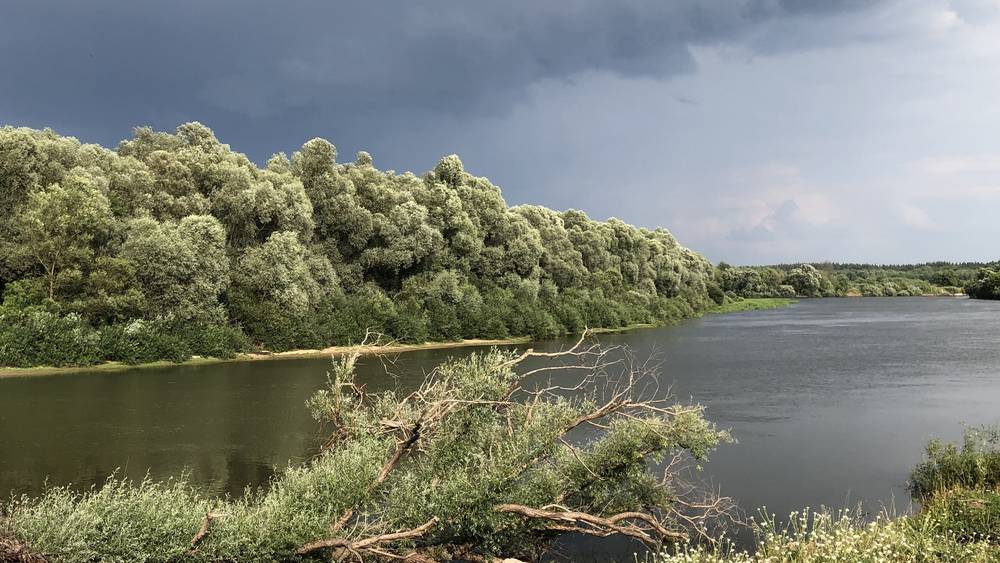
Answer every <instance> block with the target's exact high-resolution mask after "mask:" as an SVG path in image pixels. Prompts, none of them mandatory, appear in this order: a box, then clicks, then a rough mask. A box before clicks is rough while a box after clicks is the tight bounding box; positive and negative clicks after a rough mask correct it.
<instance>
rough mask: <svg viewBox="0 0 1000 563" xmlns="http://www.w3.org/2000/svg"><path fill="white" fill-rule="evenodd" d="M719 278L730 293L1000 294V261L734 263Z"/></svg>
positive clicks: (989, 296)
mask: <svg viewBox="0 0 1000 563" xmlns="http://www.w3.org/2000/svg"><path fill="white" fill-rule="evenodd" d="M717 281H718V283H719V285H720V287H721V288H722V290H723V291H724V292H725V293H726V295H728V296H731V297H745V298H749V297H794V296H796V295H799V296H805V297H852V296H859V297H860V296H864V297H906V296H914V295H947V294H962V293H968V294H969V295H970V296H972V297H978V298H984V299H996V298H1000V274H998V273H997V263H981V262H962V263H951V262H928V263H925V264H901V265H877V264H837V263H832V262H816V263H812V264H776V265H773V266H740V267H735V266H730V265H728V264H726V263H724V262H723V263H720V264H719V266H718V272H717Z"/></svg>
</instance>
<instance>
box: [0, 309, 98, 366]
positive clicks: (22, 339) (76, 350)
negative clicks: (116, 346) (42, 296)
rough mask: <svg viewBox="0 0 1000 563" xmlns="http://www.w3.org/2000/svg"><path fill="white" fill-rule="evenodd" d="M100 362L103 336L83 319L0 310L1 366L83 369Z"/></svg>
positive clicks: (76, 316) (31, 310)
mask: <svg viewBox="0 0 1000 563" xmlns="http://www.w3.org/2000/svg"><path fill="white" fill-rule="evenodd" d="M100 360H101V352H100V335H99V333H98V332H97V331H95V330H94V329H93V328H91V327H90V326H89V325H88V324H87V323H86V322H85V321H84V320H83V319H82V318H81V317H80V315H77V314H75V313H71V314H69V315H58V314H55V313H52V312H50V311H46V310H44V309H40V308H29V309H22V310H17V311H11V312H8V311H3V310H2V309H0V365H5V366H11V367H31V366H36V365H40V364H46V365H51V366H80V365H91V364H95V363H98V362H99V361H100Z"/></svg>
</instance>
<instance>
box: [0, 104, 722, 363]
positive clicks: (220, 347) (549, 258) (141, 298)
mask: <svg viewBox="0 0 1000 563" xmlns="http://www.w3.org/2000/svg"><path fill="white" fill-rule="evenodd" d="M337 156H338V155H337V150H336V148H335V147H334V146H333V145H332V144H331V143H329V142H328V141H325V140H323V139H312V140H310V141H308V142H306V143H305V144H304V145H302V147H301V148H300V149H299V150H297V151H295V152H294V153H293V154H292V155H291V156H290V157H289V156H286V155H285V154H283V153H279V154H276V155H274V156H273V157H272V158H271V159H270V160H268V161H267V163H266V165H265V166H263V167H259V166H257V165H256V164H255V163H254V162H252V161H251V160H249V159H248V158H247V157H246V156H245V155H243V154H241V153H238V152H235V151H233V150H232V149H231V148H230V147H229V145H226V144H223V143H221V142H219V140H217V139H216V137H215V135H214V134H213V133H212V131H211V130H210V129H208V128H207V127H205V126H204V125H202V124H199V123H186V124H183V125H181V126H179V127H178V128H177V129H176V131H175V132H174V133H167V132H157V131H154V130H152V129H150V128H145V127H143V128H137V129H136V130H135V131H134V134H133V136H132V138H131V139H128V140H125V141H122V142H121V143H120V144H119V145H118V147H117V148H115V149H107V148H103V147H100V146H97V145H94V144H85V143H81V142H79V141H78V140H76V139H74V138H72V137H65V136H61V135H58V134H56V133H55V132H53V131H51V130H33V129H27V128H13V127H4V128H0V289H2V292H3V304H2V306H0V365H6V366H31V365H84V364H94V363H98V362H103V361H109V360H114V361H124V362H130V363H138V362H146V361H151V360H158V359H170V360H183V359H186V358H188V357H190V356H192V355H200V356H216V357H226V356H231V355H233V354H235V353H237V352H240V351H246V350H253V349H266V350H273V351H280V350H289V349H295V348H322V347H325V346H329V345H334V344H349V343H356V342H358V341H359V340H360V339H361V338H362V337H363V336H364V334H365V331H366V330H367V329H375V330H378V331H380V332H382V333H384V334H387V335H389V336H391V337H393V338H396V339H398V340H404V341H410V342H420V341H424V340H454V339H460V338H504V337H510V336H524V335H528V336H533V337H547V336H554V335H558V334H563V333H568V332H578V331H580V330H581V329H583V328H584V327H586V326H590V327H620V326H625V325H629V324H634V323H666V322H671V321H675V320H677V319H681V318H684V317H688V316H691V315H693V314H696V313H697V312H698V311H700V310H702V309H704V308H705V307H707V306H709V305H710V304H711V303H712V302H713V298H714V299H715V301H716V302H721V300H722V292H721V290H720V289H719V288H718V287H717V285H716V284H715V282H714V279H715V271H714V267H713V266H712V265H711V264H710V263H709V262H708V261H707V260H706V259H705V258H704V257H702V256H701V255H699V254H697V253H695V252H693V251H691V250H688V249H687V248H684V247H682V246H680V245H679V244H678V242H677V240H676V239H675V238H674V237H673V236H672V235H671V234H670V233H669V232H668V231H667V230H665V229H662V228H658V229H655V230H648V229H640V228H635V227H633V226H631V225H628V224H626V223H624V222H622V221H620V220H617V219H610V220H608V221H595V220H592V219H590V218H589V217H588V216H587V215H586V214H585V213H583V212H581V211H575V210H569V211H564V212H557V211H553V210H550V209H547V208H544V207H539V206H534V205H522V206H516V207H509V206H508V205H507V204H506V202H505V201H504V199H503V197H502V196H501V193H500V189H499V188H497V187H496V186H494V185H493V184H492V183H490V182H489V180H487V179H485V178H480V177H476V176H473V175H472V174H470V173H468V172H466V171H465V169H464V168H463V166H462V162H461V161H460V160H459V158H458V157H457V156H455V155H451V156H447V157H445V158H443V159H441V161H440V162H438V163H437V165H436V166H434V168H433V169H432V170H430V171H429V172H427V173H425V174H423V175H422V176H417V175H415V174H412V173H409V172H407V173H403V174H398V173H396V172H394V171H391V170H390V171H381V170H379V169H377V168H375V166H374V163H373V160H372V157H371V155H369V154H368V153H365V152H360V153H358V154H357V157H356V159H355V160H354V162H347V163H341V162H338V160H337ZM710 294H711V295H710Z"/></svg>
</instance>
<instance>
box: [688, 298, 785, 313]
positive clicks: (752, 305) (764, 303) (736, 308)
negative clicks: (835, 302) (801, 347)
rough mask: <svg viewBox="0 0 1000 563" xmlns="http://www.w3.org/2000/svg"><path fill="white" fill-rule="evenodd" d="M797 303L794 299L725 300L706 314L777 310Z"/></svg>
mask: <svg viewBox="0 0 1000 563" xmlns="http://www.w3.org/2000/svg"><path fill="white" fill-rule="evenodd" d="M794 303H798V301H796V300H795V299H788V298H785V297H759V298H751V299H741V300H739V301H730V300H729V299H727V300H726V302H725V303H723V304H722V305H716V306H715V307H712V308H711V309H709V310H708V311H707V312H709V313H738V312H741V311H765V310H767V309H779V308H781V307H788V306H789V305H792V304H794Z"/></svg>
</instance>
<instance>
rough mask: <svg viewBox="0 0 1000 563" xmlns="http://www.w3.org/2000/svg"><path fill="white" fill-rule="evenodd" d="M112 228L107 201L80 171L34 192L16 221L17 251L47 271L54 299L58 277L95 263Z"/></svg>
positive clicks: (91, 180)
mask: <svg viewBox="0 0 1000 563" xmlns="http://www.w3.org/2000/svg"><path fill="white" fill-rule="evenodd" d="M113 227H114V218H113V216H112V214H111V206H110V204H109V202H108V198H107V196H106V195H105V193H104V192H103V191H102V190H101V188H100V187H99V186H98V184H97V182H96V181H95V180H94V179H92V178H91V177H89V175H88V174H87V173H85V172H83V171H80V170H79V169H74V170H73V171H72V172H71V173H70V174H68V175H67V176H66V177H65V178H64V179H63V182H62V183H61V184H60V183H54V184H50V185H48V186H46V187H44V188H40V189H35V190H32V191H31V192H30V193H29V194H28V196H27V199H26V201H25V202H24V205H23V206H22V208H21V212H20V213H19V214H17V216H16V218H15V220H14V230H15V232H16V233H17V235H16V236H17V243H18V247H19V248H18V249H17V250H18V251H19V252H21V253H22V255H23V256H24V258H26V259H27V260H29V261H31V262H33V263H34V264H36V265H37V266H40V267H41V269H42V270H43V271H44V273H45V277H46V279H47V280H48V295H49V298H50V299H52V298H54V297H55V283H56V276H57V275H58V274H59V273H60V272H62V271H63V270H65V269H67V268H73V267H77V266H82V265H84V264H86V263H87V262H89V261H90V260H92V259H93V257H94V254H95V252H97V251H99V250H100V247H101V246H102V245H103V244H105V243H106V242H107V239H108V238H109V236H110V234H111V231H112V229H113Z"/></svg>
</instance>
